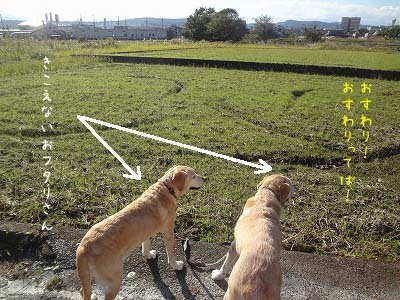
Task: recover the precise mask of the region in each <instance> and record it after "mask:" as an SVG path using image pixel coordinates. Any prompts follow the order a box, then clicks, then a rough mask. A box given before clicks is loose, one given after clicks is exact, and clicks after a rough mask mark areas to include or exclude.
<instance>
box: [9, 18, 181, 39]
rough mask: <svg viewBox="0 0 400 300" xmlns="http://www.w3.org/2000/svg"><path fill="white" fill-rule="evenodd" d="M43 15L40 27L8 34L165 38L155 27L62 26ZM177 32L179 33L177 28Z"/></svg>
mask: <svg viewBox="0 0 400 300" xmlns="http://www.w3.org/2000/svg"><path fill="white" fill-rule="evenodd" d="M54 16H55V20H53V14H52V13H49V14H47V13H46V14H45V20H43V21H42V23H43V24H42V26H36V27H32V26H31V27H30V28H32V30H30V31H29V30H25V31H23V32H22V31H18V32H15V33H10V35H12V34H15V36H16V37H17V36H18V37H29V36H32V37H33V38H38V39H84V40H101V39H106V38H113V39H116V40H160V39H166V38H167V29H164V28H155V27H130V26H114V27H113V28H108V29H107V28H106V20H105V19H104V25H103V27H104V28H100V27H96V25H95V23H93V25H89V24H83V22H82V20H80V21H79V23H77V24H72V25H62V23H61V22H60V17H59V15H58V14H55V15H54ZM27 25H29V24H24V23H21V24H20V28H21V29H22V28H24V27H26V26H27ZM177 31H181V30H180V28H177Z"/></svg>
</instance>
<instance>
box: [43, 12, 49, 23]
mask: <svg viewBox="0 0 400 300" xmlns="http://www.w3.org/2000/svg"><path fill="white" fill-rule="evenodd" d="M44 17H45V19H46V24H47V23H48V22H49V15H48V14H47V13H45V14H44Z"/></svg>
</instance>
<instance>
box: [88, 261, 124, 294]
mask: <svg viewBox="0 0 400 300" xmlns="http://www.w3.org/2000/svg"><path fill="white" fill-rule="evenodd" d="M122 274H123V265H122V261H120V260H116V259H113V260H109V261H107V263H104V260H103V263H102V264H98V265H97V268H96V270H95V272H94V275H95V276H94V277H95V280H96V283H98V284H99V285H100V286H101V287H102V288H103V290H104V295H105V297H104V300H114V299H115V297H116V296H117V294H118V291H119V288H120V287H121V282H122Z"/></svg>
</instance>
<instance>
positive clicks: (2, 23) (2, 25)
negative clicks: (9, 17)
mask: <svg viewBox="0 0 400 300" xmlns="http://www.w3.org/2000/svg"><path fill="white" fill-rule="evenodd" d="M0 19H1V28H2V29H3V33H4V22H3V15H2V14H0Z"/></svg>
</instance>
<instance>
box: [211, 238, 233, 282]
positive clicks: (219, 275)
mask: <svg viewBox="0 0 400 300" xmlns="http://www.w3.org/2000/svg"><path fill="white" fill-rule="evenodd" d="M237 258H238V253H237V252H236V241H235V240H234V241H233V242H232V243H231V246H230V247H229V250H228V253H227V254H226V259H225V261H224V263H223V264H222V266H221V268H220V269H219V270H213V271H212V273H211V278H212V279H214V280H222V279H224V278H225V276H226V274H228V271H229V270H231V269H232V267H233V265H234V264H235V261H236V260H237Z"/></svg>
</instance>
